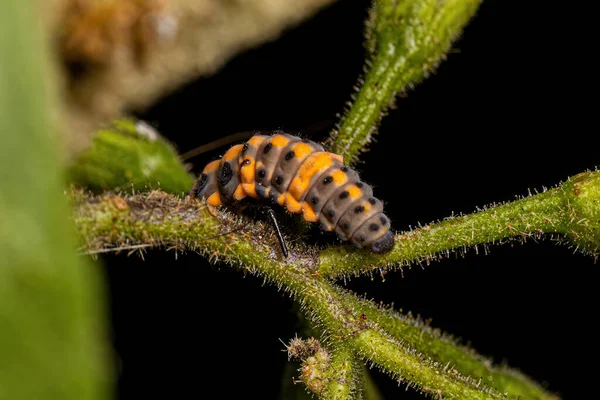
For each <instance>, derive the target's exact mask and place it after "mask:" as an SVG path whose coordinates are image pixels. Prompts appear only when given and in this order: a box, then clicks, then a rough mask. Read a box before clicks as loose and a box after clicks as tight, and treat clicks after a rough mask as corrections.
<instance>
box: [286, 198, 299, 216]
mask: <svg viewBox="0 0 600 400" xmlns="http://www.w3.org/2000/svg"><path fill="white" fill-rule="evenodd" d="M285 208H287V210H288V211H289V212H291V213H294V214H300V213H301V212H302V203H300V202H299V201H298V200H296V199H294V198H293V197H292V196H290V195H289V194H288V195H287V196H286V197H285Z"/></svg>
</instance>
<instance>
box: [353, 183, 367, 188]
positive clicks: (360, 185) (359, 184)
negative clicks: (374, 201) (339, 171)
mask: <svg viewBox="0 0 600 400" xmlns="http://www.w3.org/2000/svg"><path fill="white" fill-rule="evenodd" d="M355 186H356V187H357V188H359V189H362V187H363V186H365V185H364V184H363V183H362V182H357V183H356V185H355Z"/></svg>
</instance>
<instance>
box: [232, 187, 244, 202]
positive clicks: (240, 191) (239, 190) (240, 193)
mask: <svg viewBox="0 0 600 400" xmlns="http://www.w3.org/2000/svg"><path fill="white" fill-rule="evenodd" d="M244 197H246V191H245V190H244V188H243V187H242V185H237V187H236V188H235V192H233V198H234V200H237V201H239V200H242V199H243V198H244Z"/></svg>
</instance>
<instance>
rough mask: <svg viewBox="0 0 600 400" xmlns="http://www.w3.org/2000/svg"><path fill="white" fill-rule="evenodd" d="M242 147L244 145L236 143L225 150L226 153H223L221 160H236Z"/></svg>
mask: <svg viewBox="0 0 600 400" xmlns="http://www.w3.org/2000/svg"><path fill="white" fill-rule="evenodd" d="M242 147H244V146H243V145H241V144H238V145H235V146H233V147H232V148H230V149H229V150H227V153H225V155H224V156H223V160H225V161H228V162H231V161H233V160H237V159H238V158H239V156H240V153H241V152H242Z"/></svg>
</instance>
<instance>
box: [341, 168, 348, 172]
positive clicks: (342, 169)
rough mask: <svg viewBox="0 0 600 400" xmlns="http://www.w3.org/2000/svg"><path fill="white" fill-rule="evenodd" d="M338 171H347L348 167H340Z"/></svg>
mask: <svg viewBox="0 0 600 400" xmlns="http://www.w3.org/2000/svg"><path fill="white" fill-rule="evenodd" d="M340 171H342V172H348V167H342V168H340Z"/></svg>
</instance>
